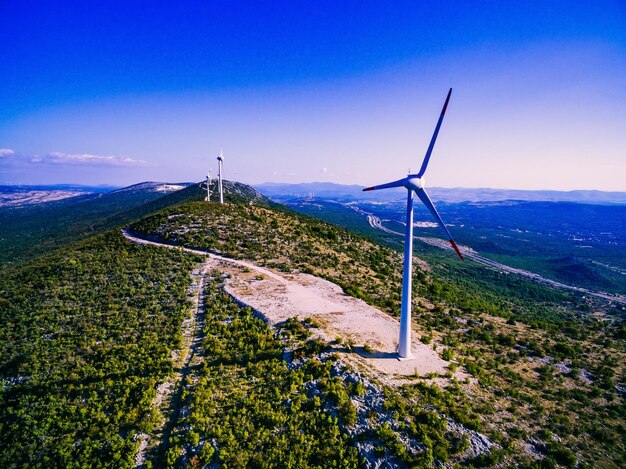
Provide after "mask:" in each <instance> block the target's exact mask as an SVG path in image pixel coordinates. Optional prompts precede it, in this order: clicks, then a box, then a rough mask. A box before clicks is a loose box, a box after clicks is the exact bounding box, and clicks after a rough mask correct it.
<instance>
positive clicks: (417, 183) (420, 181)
mask: <svg viewBox="0 0 626 469" xmlns="http://www.w3.org/2000/svg"><path fill="white" fill-rule="evenodd" d="M425 186H426V181H425V180H424V178H423V177H421V178H409V180H408V181H407V182H406V187H407V189H413V190H415V191H416V190H419V189H423V188H424V187H425Z"/></svg>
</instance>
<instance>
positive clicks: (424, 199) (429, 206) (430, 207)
mask: <svg viewBox="0 0 626 469" xmlns="http://www.w3.org/2000/svg"><path fill="white" fill-rule="evenodd" d="M415 193H416V194H417V196H418V197H419V198H420V200H421V201H422V203H423V204H424V205H425V206H426V208H427V209H428V211H429V212H430V213H431V214H432V216H433V217H435V220H437V223H439V226H440V227H441V228H442V229H443V231H444V232H445V233H446V236H447V237H448V241H449V242H450V245H451V246H452V249H454V251H455V252H456V254H457V256H459V258H460V259H461V260H464V259H463V255H462V254H461V251H460V250H459V247H458V246H457V245H456V243H455V242H454V239H452V235H451V234H450V232H449V231H448V228H447V227H446V225H445V223H444V222H443V220H442V219H441V216H439V213H438V212H437V209H436V208H435V206H434V205H433V203H432V201H431V200H430V197H428V193H427V192H426V191H425V190H424V189H420V190H417V191H415Z"/></svg>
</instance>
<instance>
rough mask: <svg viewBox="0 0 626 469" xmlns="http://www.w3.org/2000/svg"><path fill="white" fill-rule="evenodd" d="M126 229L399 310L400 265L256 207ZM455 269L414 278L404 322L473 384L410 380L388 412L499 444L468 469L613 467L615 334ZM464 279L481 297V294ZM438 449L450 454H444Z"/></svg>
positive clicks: (510, 284)
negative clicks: (428, 409) (313, 280)
mask: <svg viewBox="0 0 626 469" xmlns="http://www.w3.org/2000/svg"><path fill="white" fill-rule="evenodd" d="M132 228H133V230H135V232H136V233H141V234H143V235H144V236H149V237H152V238H153V239H160V240H163V241H165V242H168V243H173V244H177V245H184V246H190V247H194V248H200V249H208V250H211V251H215V252H220V253H222V254H224V255H227V256H232V257H236V258H241V259H248V260H253V261H254V262H256V263H258V264H260V265H264V266H267V267H272V268H275V269H277V270H280V271H285V272H289V271H291V270H292V269H297V270H300V271H304V272H310V273H313V274H315V275H318V276H321V277H324V278H327V279H329V280H331V281H333V282H335V283H337V284H339V285H341V286H343V288H344V290H345V291H346V292H347V293H348V294H350V295H355V296H358V297H361V298H363V299H365V300H366V301H367V302H370V303H371V304H375V305H378V306H379V307H381V308H382V309H383V310H386V311H388V312H389V313H391V314H396V312H397V311H398V310H399V291H400V256H399V254H398V253H397V252H395V251H393V250H390V249H388V248H384V247H382V246H378V245H376V244H374V243H371V242H369V241H366V240H365V239H363V238H360V237H358V236H355V235H353V234H351V233H349V232H347V231H344V230H341V229H338V228H337V227H333V226H332V225H328V224H326V223H323V222H320V221H317V220H314V219H311V218H308V217H304V216H299V215H295V214H293V213H291V212H287V211H284V210H274V209H268V208H264V207H256V206H245V205H226V206H219V205H213V204H200V203H190V204H184V205H180V206H177V207H173V208H170V209H168V210H166V211H164V212H162V213H159V214H156V215H154V216H151V217H148V218H146V219H144V220H141V221H139V222H137V223H134V224H133V225H132ZM443 265H444V267H443V269H444V270H445V266H446V264H445V263H444V264H443ZM459 268H460V269H465V270H466V271H467V272H468V273H469V272H470V271H471V270H477V272H479V273H474V274H472V275H467V276H457V275H456V274H455V275H453V276H448V278H449V280H448V281H446V280H444V279H443V278H442V277H441V276H440V274H438V273H435V272H434V271H431V272H429V270H428V266H423V267H422V268H419V269H416V270H417V271H416V274H415V279H414V288H415V294H416V295H417V297H416V298H417V299H416V305H415V310H416V311H415V317H414V320H415V323H416V325H417V326H419V327H420V328H421V330H422V334H423V340H425V341H427V342H428V343H431V344H433V346H434V347H436V349H437V350H438V351H439V352H440V353H442V356H443V357H444V358H445V359H447V360H448V359H452V360H453V362H454V363H455V366H460V367H463V368H464V369H465V370H467V372H468V373H469V374H470V375H472V376H473V377H474V378H475V381H471V380H470V381H468V382H466V383H456V382H455V381H454V379H450V381H449V382H448V383H447V384H444V385H443V386H442V387H439V386H436V387H435V388H436V389H435V390H433V389H432V388H429V387H424V386H425V385H427V383H428V379H423V380H418V382H417V383H416V384H415V385H408V384H407V385H405V386H403V387H402V388H400V390H399V391H398V392H397V393H396V391H392V390H389V391H387V392H389V393H390V395H393V396H394V400H393V402H394V404H393V405H391V404H390V409H391V408H396V409H397V408H402V409H405V410H404V411H403V412H401V415H407V416H409V415H420V413H421V412H424V410H425V408H424V407H423V405H425V404H426V403H428V405H431V406H433V405H434V407H435V408H436V409H439V411H441V412H444V413H446V414H448V415H454V416H455V417H454V418H455V419H458V421H460V422H462V423H463V424H464V425H466V426H469V428H474V429H479V430H480V431H482V432H484V433H485V434H486V435H487V436H488V437H489V438H491V439H492V440H494V441H496V442H499V443H500V444H501V446H502V449H501V450H497V451H492V452H491V454H490V455H489V456H481V457H480V458H478V459H477V460H476V464H486V465H491V464H495V463H497V462H501V463H502V462H503V461H507V462H506V463H505V465H508V464H519V463H529V462H530V461H531V460H533V459H535V458H543V459H545V461H546V464H550V463H551V462H552V463H553V462H556V463H558V464H562V465H566V466H569V465H571V464H573V463H574V461H576V460H577V459H580V460H582V461H586V462H587V463H588V464H596V463H598V460H597V459H596V458H597V457H598V456H597V455H598V454H604V455H606V456H604V459H603V462H604V464H608V465H614V464H618V465H619V464H621V463H622V462H624V458H625V455H626V451H625V447H624V442H623V441H621V440H620V438H619V437H618V434H619V432H620V431H621V430H620V429H622V428H623V427H624V421H625V419H624V417H625V416H624V413H623V407H622V406H623V403H624V395H623V392H622V391H620V389H622V388H621V387H616V385H618V384H620V383H624V379H625V378H624V359H625V358H626V350H625V347H624V343H623V341H621V340H620V339H619V337H621V336H622V335H623V334H624V332H623V331H624V326H623V323H620V322H619V321H617V322H600V321H596V320H595V319H593V318H591V317H589V316H587V315H585V314H581V313H579V312H577V311H576V309H575V307H576V305H577V304H578V301H579V300H577V299H576V298H575V297H574V296H571V295H568V294H561V293H559V292H554V291H553V290H551V289H550V288H547V287H543V286H540V285H534V284H532V283H530V282H527V281H524V280H523V279H520V278H516V277H514V276H503V275H499V274H498V273H497V272H494V271H492V270H490V269H487V268H484V267H481V266H478V265H476V264H473V263H470V262H468V263H465V264H463V265H462V266H461V267H459ZM436 270H437V271H439V270H440V269H439V268H438V269H436ZM473 278H481V280H480V282H482V285H485V286H487V285H489V284H492V286H491V287H490V288H488V289H486V290H484V289H483V288H481V283H479V281H478V280H472V279H473ZM499 292H500V293H499ZM503 292H511V293H512V294H513V295H512V296H508V295H505V294H503ZM514 292H517V293H515V294H514ZM420 297H421V298H420ZM603 344H609V345H608V346H605V345H603ZM356 345H359V344H356ZM439 384H440V386H441V383H439ZM428 396H430V397H428ZM433 400H434V402H435V403H434V404H433ZM446 402H448V404H446ZM451 402H456V403H457V404H456V405H452V406H451V405H450V403H451ZM417 403H421V404H417ZM394 406H396V407H394ZM406 409H411V410H410V411H408V412H407V410H406ZM407 418H408V417H407ZM574 422H575V424H574ZM598 422H602V423H601V426H602V428H603V430H602V432H600V433H598V431H597V428H598ZM370 423H371V422H370ZM417 423H418V422H416V424H417ZM371 425H373V427H370V428H374V429H375V432H379V433H380V434H381V435H383V434H385V432H386V431H387V430H385V429H383V428H382V427H378V426H376V424H375V423H371ZM379 433H377V434H379ZM449 436H450V437H451V438H452V436H451V435H449ZM415 437H416V436H415V434H411V433H409V434H406V433H403V432H402V431H401V430H398V429H396V430H392V431H391V433H390V434H389V435H388V438H392V439H395V438H397V439H398V441H405V442H406V441H410V438H415ZM407 438H409V440H407ZM440 444H443V443H440ZM443 445H444V447H446V448H450V447H451V446H452V443H451V442H450V441H449V442H448V443H447V444H443ZM446 445H447V446H446ZM391 447H393V446H391ZM402 447H403V448H404V450H402V449H401V448H402ZM396 450H397V452H396V453H395V454H396V456H399V457H401V458H406V459H403V460H404V461H405V463H406V464H415V463H416V462H415V461H413V460H412V459H411V457H409V456H407V454H411V451H414V450H415V448H414V447H413V446H411V445H410V444H408V446H406V445H405V446H401V447H397V448H396ZM403 451H404V452H408V453H404V452H403ZM419 454H421V453H419ZM442 454H443V453H442ZM422 456H423V454H422ZM420 457H421V456H420ZM431 457H433V456H432V455H431ZM435 459H437V457H435ZM439 460H440V462H443V461H444V460H445V458H444V457H443V456H441V459H439ZM411 461H413V462H411ZM550 461H551V462H550ZM466 462H468V461H466Z"/></svg>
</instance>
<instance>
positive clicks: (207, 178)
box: [206, 168, 211, 202]
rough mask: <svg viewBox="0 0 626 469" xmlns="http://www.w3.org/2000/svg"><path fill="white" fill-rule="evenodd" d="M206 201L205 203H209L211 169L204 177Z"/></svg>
mask: <svg viewBox="0 0 626 469" xmlns="http://www.w3.org/2000/svg"><path fill="white" fill-rule="evenodd" d="M206 200H207V202H210V201H211V168H209V172H208V174H207V176H206Z"/></svg>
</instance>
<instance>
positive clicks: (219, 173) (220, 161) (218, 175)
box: [217, 148, 224, 204]
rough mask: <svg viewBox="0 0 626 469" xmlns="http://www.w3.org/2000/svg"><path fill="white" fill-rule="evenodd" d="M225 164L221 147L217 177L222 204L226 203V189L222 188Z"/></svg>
mask: <svg viewBox="0 0 626 469" xmlns="http://www.w3.org/2000/svg"><path fill="white" fill-rule="evenodd" d="M223 164H224V154H223V153H222V149H221V148H220V156H218V157H217V178H218V190H219V192H220V204H223V203H224V189H223V188H222V165H223Z"/></svg>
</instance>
